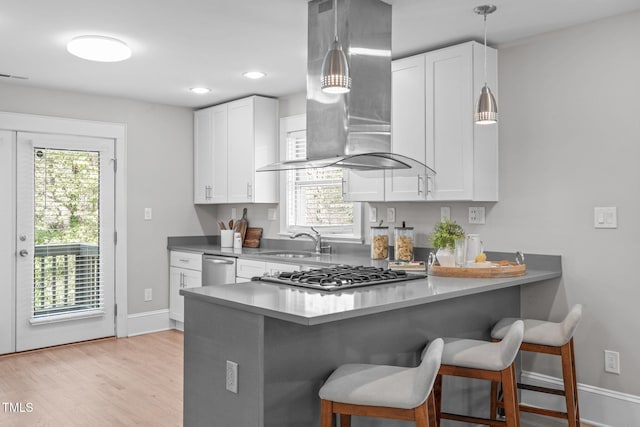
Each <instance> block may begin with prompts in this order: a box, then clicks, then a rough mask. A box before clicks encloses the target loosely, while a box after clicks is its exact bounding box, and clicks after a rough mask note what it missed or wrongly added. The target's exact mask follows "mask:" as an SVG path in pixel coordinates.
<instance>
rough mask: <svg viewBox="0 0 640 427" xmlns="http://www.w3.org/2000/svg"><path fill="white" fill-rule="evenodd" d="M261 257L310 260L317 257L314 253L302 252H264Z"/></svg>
mask: <svg viewBox="0 0 640 427" xmlns="http://www.w3.org/2000/svg"><path fill="white" fill-rule="evenodd" d="M261 255H266V256H277V257H281V258H309V257H312V256H315V255H316V254H315V253H314V252H302V251H269V252H262V253H261Z"/></svg>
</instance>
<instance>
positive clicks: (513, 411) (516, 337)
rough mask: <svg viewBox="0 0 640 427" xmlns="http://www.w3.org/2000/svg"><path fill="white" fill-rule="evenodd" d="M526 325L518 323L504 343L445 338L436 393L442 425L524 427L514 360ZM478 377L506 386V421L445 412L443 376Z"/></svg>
mask: <svg viewBox="0 0 640 427" xmlns="http://www.w3.org/2000/svg"><path fill="white" fill-rule="evenodd" d="M523 333H524V324H523V322H522V321H521V320H520V321H515V322H513V323H512V325H511V326H510V327H509V330H508V331H507V332H506V333H505V336H504V339H503V340H502V341H501V342H489V341H481V340H472V339H457V338H445V339H444V343H445V344H444V351H443V353H442V364H441V365H440V370H439V371H438V376H437V377H436V382H435V384H434V388H433V393H434V396H435V401H436V418H437V419H438V426H439V425H440V420H441V419H447V420H454V421H463V422H467V423H476V424H484V425H490V426H506V427H519V426H520V412H519V411H518V388H517V386H516V371H515V365H514V360H515V358H516V355H517V354H518V349H519V348H520V344H521V343H522V336H523ZM443 375H452V376H457V377H467V378H476V379H481V380H489V381H492V382H496V383H497V382H499V383H502V389H503V390H504V392H503V395H504V409H505V421H500V420H496V419H495V416H494V417H493V419H486V418H478V417H472V416H467V415H458V414H451V413H446V412H442V411H441V402H442V376H443Z"/></svg>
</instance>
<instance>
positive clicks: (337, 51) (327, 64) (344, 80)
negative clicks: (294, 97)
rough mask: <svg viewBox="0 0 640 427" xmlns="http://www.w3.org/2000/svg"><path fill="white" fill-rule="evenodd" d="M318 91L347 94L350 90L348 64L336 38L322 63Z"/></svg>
mask: <svg viewBox="0 0 640 427" xmlns="http://www.w3.org/2000/svg"><path fill="white" fill-rule="evenodd" d="M320 78H321V82H320V89H321V90H322V91H323V92H325V93H347V92H349V91H350V90H351V76H350V75H349V63H348V62H347V56H346V55H345V53H344V51H343V50H342V45H341V44H340V42H339V41H338V39H337V38H336V39H335V40H334V41H333V43H332V44H331V48H330V49H329V51H328V52H327V54H326V55H325V57H324V61H323V62H322V74H321V77H320Z"/></svg>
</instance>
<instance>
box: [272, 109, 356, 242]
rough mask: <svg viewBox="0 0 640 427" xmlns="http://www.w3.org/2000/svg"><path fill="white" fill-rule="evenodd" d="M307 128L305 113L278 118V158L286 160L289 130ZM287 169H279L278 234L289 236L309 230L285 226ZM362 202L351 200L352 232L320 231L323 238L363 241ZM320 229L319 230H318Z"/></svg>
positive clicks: (335, 240)
mask: <svg viewBox="0 0 640 427" xmlns="http://www.w3.org/2000/svg"><path fill="white" fill-rule="evenodd" d="M306 130H307V116H306V114H297V115H294V116H288V117H282V118H280V138H279V143H278V148H279V153H280V154H279V155H280V160H281V161H283V160H286V159H285V155H286V152H287V145H286V144H287V135H288V134H289V133H291V132H297V131H306ZM286 173H287V171H280V204H279V206H278V208H279V214H280V232H279V233H278V234H279V235H280V236H283V237H284V236H290V235H291V233H295V232H300V231H306V232H308V231H309V227H295V228H291V229H289V228H288V227H287V204H288V202H289V200H288V199H287V188H286V186H287V178H286ZM362 205H363V204H362V203H358V202H353V222H354V231H355V233H354V234H331V233H326V234H325V233H321V234H322V237H323V239H325V240H327V241H334V242H359V243H362V241H363V233H362V209H363V206H362ZM319 231H321V230H319Z"/></svg>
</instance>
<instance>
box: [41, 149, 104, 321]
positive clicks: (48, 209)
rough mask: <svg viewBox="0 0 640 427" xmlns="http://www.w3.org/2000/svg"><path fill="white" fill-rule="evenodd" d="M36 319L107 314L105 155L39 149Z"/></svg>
mask: <svg viewBox="0 0 640 427" xmlns="http://www.w3.org/2000/svg"><path fill="white" fill-rule="evenodd" d="M33 206H34V212H33V213H34V242H35V247H34V261H33V262H34V264H33V267H34V268H33V318H42V317H47V316H68V315H69V314H71V313H79V312H84V311H92V312H95V311H96V310H102V309H103V308H104V294H103V289H104V288H103V287H104V283H103V278H102V276H101V268H102V265H101V260H100V235H101V233H100V214H99V212H100V210H99V208H100V155H99V153H97V152H88V151H71V150H55V149H44V148H35V149H34V205H33Z"/></svg>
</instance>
